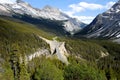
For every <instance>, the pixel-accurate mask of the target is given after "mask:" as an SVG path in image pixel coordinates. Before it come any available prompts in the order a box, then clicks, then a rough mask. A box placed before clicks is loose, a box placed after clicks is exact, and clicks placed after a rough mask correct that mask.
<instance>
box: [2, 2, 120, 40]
mask: <svg viewBox="0 0 120 80" xmlns="http://www.w3.org/2000/svg"><path fill="white" fill-rule="evenodd" d="M0 15H2V16H3V15H4V16H10V17H14V18H17V19H21V20H23V21H26V22H29V23H32V24H35V25H37V26H38V27H39V28H42V29H47V30H51V31H52V32H54V33H57V34H62V35H68V34H70V35H77V36H82V37H85V38H110V39H116V38H117V39H118V38H120V0H119V1H118V2H117V3H116V4H114V5H113V6H112V7H111V8H110V9H109V10H107V11H106V12H104V13H102V14H99V15H98V16H97V17H96V18H95V19H94V20H93V21H92V22H91V23H90V24H89V25H86V24H85V23H83V22H81V21H79V20H77V19H75V18H72V17H70V16H68V15H67V14H65V13H64V12H62V11H61V10H59V9H57V8H54V7H51V6H48V5H47V6H45V7H44V8H43V9H38V8H33V7H32V6H31V5H30V4H28V3H26V2H24V1H21V0H17V1H16V2H14V3H0ZM41 25H42V26H41Z"/></svg>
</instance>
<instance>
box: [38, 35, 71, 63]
mask: <svg viewBox="0 0 120 80" xmlns="http://www.w3.org/2000/svg"><path fill="white" fill-rule="evenodd" d="M39 37H40V38H41V39H43V40H44V41H46V42H47V43H48V44H49V45H50V51H51V52H50V53H51V55H53V54H56V55H57V57H58V59H59V60H60V61H62V62H63V63H65V64H69V62H68V60H67V57H68V56H69V54H68V52H67V50H66V48H65V42H59V41H57V40H55V39H53V40H48V39H45V38H43V37H41V36H39Z"/></svg>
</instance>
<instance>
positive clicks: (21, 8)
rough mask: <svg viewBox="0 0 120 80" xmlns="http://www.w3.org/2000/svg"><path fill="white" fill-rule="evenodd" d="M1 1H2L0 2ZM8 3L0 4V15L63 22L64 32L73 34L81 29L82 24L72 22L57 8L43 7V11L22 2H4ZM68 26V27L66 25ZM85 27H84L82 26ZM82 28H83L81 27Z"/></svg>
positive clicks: (20, 0)
mask: <svg viewBox="0 0 120 80" xmlns="http://www.w3.org/2000/svg"><path fill="white" fill-rule="evenodd" d="M0 1H2V0H0ZM5 1H8V3H5V2H4V3H5V4H4V3H1V4H0V15H6V16H13V15H16V14H17V15H18V14H20V15H28V16H30V17H32V18H37V19H41V18H43V19H50V20H57V21H63V25H62V26H64V29H65V31H67V32H69V33H71V32H72V33H71V34H74V33H76V32H78V31H79V30H80V29H81V24H82V25H83V24H84V23H82V22H80V21H77V20H74V19H73V18H71V17H69V16H68V15H66V14H65V13H63V12H62V11H60V10H59V9H58V8H54V7H51V6H48V5H47V6H45V7H44V8H43V9H37V8H33V7H32V6H31V5H30V4H28V3H26V2H24V1H22V0H5ZM68 24H69V25H68ZM84 26H85V25H84ZM82 27H83V26H82Z"/></svg>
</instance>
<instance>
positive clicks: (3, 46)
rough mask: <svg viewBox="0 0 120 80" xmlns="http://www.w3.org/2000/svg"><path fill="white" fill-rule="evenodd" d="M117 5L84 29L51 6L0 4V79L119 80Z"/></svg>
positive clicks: (117, 3)
mask: <svg viewBox="0 0 120 80" xmlns="http://www.w3.org/2000/svg"><path fill="white" fill-rule="evenodd" d="M119 6H120V1H118V2H116V3H115V4H114V5H113V6H112V8H111V9H109V10H108V11H106V12H104V13H102V14H99V15H98V16H97V17H96V18H95V19H94V20H93V21H92V22H91V23H90V24H88V25H86V24H85V23H83V22H81V21H79V20H78V19H75V18H72V17H70V16H68V15H67V14H65V13H63V12H62V11H61V10H59V9H57V8H54V7H51V6H45V7H44V8H43V9H37V8H33V7H32V6H31V5H30V4H27V3H26V2H24V1H21V0H17V1H16V2H15V3H7V4H3V3H0V80H120V44H119V42H120V36H119V35H120V34H119V33H120V26H119V14H120V13H119V11H118V9H120V7H119ZM116 10H117V12H116ZM106 16H107V18H106Z"/></svg>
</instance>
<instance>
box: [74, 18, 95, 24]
mask: <svg viewBox="0 0 120 80" xmlns="http://www.w3.org/2000/svg"><path fill="white" fill-rule="evenodd" d="M73 17H74V18H77V19H78V20H80V21H82V22H84V23H86V24H89V23H90V22H91V21H92V20H93V19H94V18H95V17H94V16H73Z"/></svg>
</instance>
